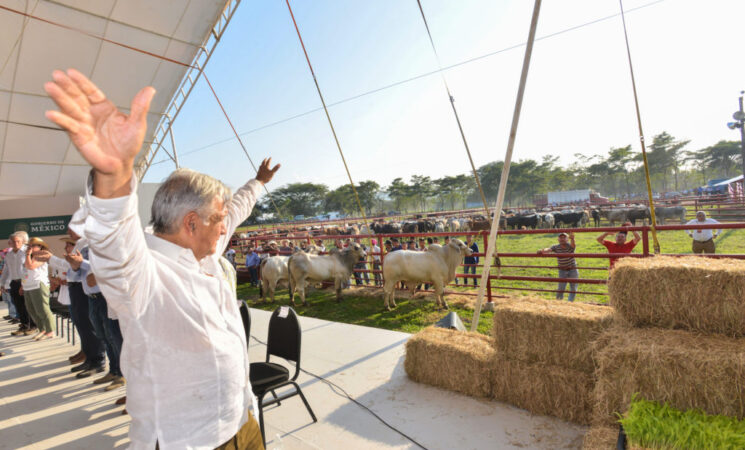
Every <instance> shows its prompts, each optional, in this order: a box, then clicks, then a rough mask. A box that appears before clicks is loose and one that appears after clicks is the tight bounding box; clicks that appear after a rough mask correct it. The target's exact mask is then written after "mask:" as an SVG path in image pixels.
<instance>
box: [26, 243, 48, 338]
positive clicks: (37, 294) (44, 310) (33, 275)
mask: <svg viewBox="0 0 745 450" xmlns="http://www.w3.org/2000/svg"><path fill="white" fill-rule="evenodd" d="M42 250H44V251H49V246H47V244H46V242H44V241H43V240H41V239H39V238H37V237H35V238H31V239H30V240H29V241H28V251H27V252H26V261H25V262H24V263H23V280H22V282H21V286H22V287H23V297H24V299H25V301H26V308H27V309H28V312H29V315H31V319H33V321H34V322H35V323H36V325H37V326H38V327H39V333H37V334H36V336H34V340H36V341H40V340H42V339H50V338H53V337H54V316H53V315H52V310H51V309H49V269H48V268H47V263H45V262H41V261H34V259H33V253H34V252H40V251H42Z"/></svg>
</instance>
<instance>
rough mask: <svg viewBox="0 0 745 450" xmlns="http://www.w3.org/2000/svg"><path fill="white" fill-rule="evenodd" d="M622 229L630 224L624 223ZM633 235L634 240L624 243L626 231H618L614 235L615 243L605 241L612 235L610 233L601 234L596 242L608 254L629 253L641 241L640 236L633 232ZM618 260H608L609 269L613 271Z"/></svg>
mask: <svg viewBox="0 0 745 450" xmlns="http://www.w3.org/2000/svg"><path fill="white" fill-rule="evenodd" d="M623 226H624V227H630V226H631V222H626V223H624V224H623ZM633 233H634V239H633V240H631V241H629V242H626V236H627V234H628V232H627V231H619V232H618V233H616V241H615V242H613V241H606V240H605V238H606V237H608V236H609V235H611V234H613V232H612V231H608V232H606V233H603V234H601V235H600V236H598V242H599V243H600V244H601V245H603V246H604V247H605V248H607V249H608V253H631V250H633V249H634V247H636V244H638V243H639V241H640V240H641V239H642V237H641V236H639V233H637V232H636V231H633ZM617 260H618V257H616V258H610V269H613V265H614V264H615V263H616V261H617Z"/></svg>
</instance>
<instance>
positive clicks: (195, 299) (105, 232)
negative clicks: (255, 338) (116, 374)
mask: <svg viewBox="0 0 745 450" xmlns="http://www.w3.org/2000/svg"><path fill="white" fill-rule="evenodd" d="M136 188H137V186H136V184H135V177H132V194H131V195H129V196H126V197H119V198H113V199H100V198H96V197H94V196H92V195H91V194H90V189H88V190H87V193H86V204H85V205H84V206H83V207H81V209H80V210H78V211H77V212H76V213H75V215H74V216H73V220H72V222H71V223H70V228H72V229H73V230H74V231H75V232H76V233H77V234H79V235H81V236H83V235H84V236H86V238H87V239H88V244H89V246H90V254H89V259H90V264H91V266H92V268H93V271H94V272H95V274H96V277H97V281H98V283H99V285H100V287H101V290H102V292H103V294H104V296H105V297H106V300H107V303H108V306H109V308H114V309H115V310H116V314H117V315H118V317H119V324H120V326H121V329H122V335H123V336H124V345H123V348H122V353H121V357H120V358H121V367H122V372H123V373H124V376H125V377H126V378H127V411H128V412H129V415H130V416H131V418H132V423H131V425H130V429H129V439H130V441H131V448H134V449H140V448H141V449H147V450H152V449H153V448H154V446H155V443H156V441H157V442H158V444H159V446H160V448H161V449H162V450H169V449H184V448H190V449H191V448H199V449H202V448H204V449H213V448H215V447H217V446H219V445H221V444H223V443H225V442H226V441H227V440H228V439H230V438H231V437H232V436H233V435H234V434H235V433H237V432H238V430H239V429H240V427H241V426H243V424H245V423H246V422H247V420H248V410H249V408H252V409H253V411H254V414H257V412H258V409H257V405H256V398H255V396H254V395H253V392H252V391H251V384H250V379H249V361H248V351H247V345H246V336H245V332H244V329H243V322H242V320H241V316H240V312H239V309H238V304H237V302H236V298H235V293H234V291H233V289H232V287H231V284H230V282H229V281H228V277H227V275H225V273H224V272H223V270H222V268H221V267H220V263H219V262H218V258H219V257H220V255H219V254H213V255H211V256H208V257H205V258H203V259H202V260H201V261H197V260H196V258H195V257H194V253H193V252H192V251H191V250H190V249H187V248H184V247H180V246H178V245H176V244H173V243H171V242H168V241H166V240H164V239H161V238H159V237H157V236H154V235H150V234H146V233H144V232H143V229H142V227H141V226H140V219H139V217H138V213H137V194H136ZM260 189H261V183H260V182H259V181H256V180H251V181H249V182H248V183H247V184H246V185H245V186H243V187H242V188H241V189H239V190H238V191H237V192H236V193H235V195H234V196H233V201H232V202H231V203H230V204H229V206H228V216H227V218H226V228H227V234H225V235H223V236H221V238H220V240H219V241H218V244H217V248H218V249H219V250H222V249H224V248H225V247H226V245H227V244H228V240H229V239H230V236H232V234H233V232H234V231H235V229H236V227H237V226H238V225H239V224H240V223H241V222H243V221H244V220H245V219H246V217H248V215H249V213H250V212H251V208H252V207H253V205H254V204H255V203H256V199H257V198H258V195H259V192H260ZM219 250H218V251H219Z"/></svg>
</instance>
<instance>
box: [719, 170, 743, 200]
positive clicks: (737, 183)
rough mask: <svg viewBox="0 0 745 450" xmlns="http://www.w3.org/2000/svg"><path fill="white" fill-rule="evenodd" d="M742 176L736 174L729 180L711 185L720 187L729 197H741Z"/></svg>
mask: <svg viewBox="0 0 745 450" xmlns="http://www.w3.org/2000/svg"><path fill="white" fill-rule="evenodd" d="M742 178H743V176H742V175H738V176H736V177H734V178H730V179H729V180H724V181H721V182H719V183H717V184H715V185H713V186H712V187H713V188H719V189H721V191H722V193H725V192H726V193H727V195H729V197H730V198H740V199H741V198H743V188H742ZM725 189H726V191H725Z"/></svg>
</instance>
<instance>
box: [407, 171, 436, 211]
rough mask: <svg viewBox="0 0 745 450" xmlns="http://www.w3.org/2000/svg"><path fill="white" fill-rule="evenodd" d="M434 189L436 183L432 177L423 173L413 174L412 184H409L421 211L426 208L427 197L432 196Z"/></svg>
mask: <svg viewBox="0 0 745 450" xmlns="http://www.w3.org/2000/svg"><path fill="white" fill-rule="evenodd" d="M433 191H434V184H433V183H432V179H431V178H430V177H426V176H423V175H412V176H411V184H409V192H410V194H411V196H412V197H414V198H415V199H416V201H417V208H418V209H419V211H424V210H426V207H427V199H428V198H429V197H431V196H432V194H433Z"/></svg>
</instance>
